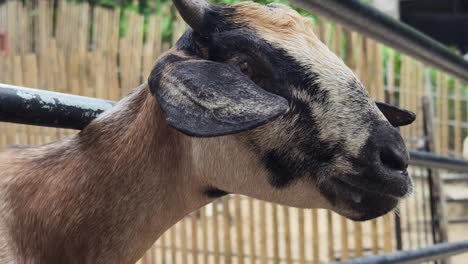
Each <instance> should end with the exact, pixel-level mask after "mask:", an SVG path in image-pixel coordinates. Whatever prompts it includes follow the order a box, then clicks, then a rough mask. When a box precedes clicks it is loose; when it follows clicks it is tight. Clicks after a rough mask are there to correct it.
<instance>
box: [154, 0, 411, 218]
mask: <svg viewBox="0 0 468 264" xmlns="http://www.w3.org/2000/svg"><path fill="white" fill-rule="evenodd" d="M174 4H175V5H176V7H177V9H178V10H179V12H180V13H181V15H182V17H183V18H184V19H185V20H186V22H187V23H188V24H189V25H190V26H191V29H189V30H187V31H186V32H185V34H184V35H183V36H182V37H181V39H180V40H179V41H178V43H177V44H176V47H175V49H174V50H171V51H170V52H168V53H167V54H165V55H164V56H163V57H162V58H160V59H159V61H158V62H157V64H156V66H155V67H154V69H153V71H152V73H151V76H150V78H149V81H148V83H149V86H150V89H151V91H152V93H153V94H154V95H155V96H156V98H157V100H158V102H159V105H160V106H161V108H162V110H163V112H164V114H165V117H166V120H167V122H168V123H169V124H170V125H171V126H173V127H175V128H176V129H178V130H179V131H181V132H183V133H185V134H187V135H190V136H198V137H213V136H223V135H228V134H238V135H239V136H238V137H237V138H238V139H239V143H241V144H245V145H246V146H247V148H248V149H249V150H250V151H252V152H254V153H255V156H256V157H259V162H260V163H261V164H262V166H263V168H264V170H265V171H266V175H267V177H268V182H269V184H270V186H271V188H273V189H281V190H288V188H291V186H294V185H297V184H298V183H300V182H302V183H303V182H308V183H310V184H311V185H313V186H314V188H315V190H316V191H318V192H319V193H320V196H321V197H324V198H325V199H326V201H327V202H328V204H329V208H331V209H333V210H334V211H336V212H338V213H340V214H342V215H345V216H347V217H349V218H352V219H355V220H366V219H369V218H374V217H377V216H379V215H382V214H384V213H386V212H388V211H390V210H391V209H393V208H394V207H395V206H396V205H397V203H398V200H399V199H400V198H402V197H404V196H405V195H407V194H408V193H409V192H410V190H411V188H412V187H411V186H412V183H411V180H410V178H409V176H408V173H407V170H406V168H407V165H408V154H407V151H406V148H405V145H404V142H403V140H402V138H401V136H400V134H399V132H398V130H397V129H396V128H395V127H398V126H402V125H407V124H410V123H411V122H413V121H414V119H415V115H414V114H413V113H411V112H408V111H405V110H401V109H398V108H396V107H394V106H390V105H387V104H384V103H379V102H377V103H376V102H374V101H373V100H372V99H371V98H370V97H369V95H368V94H367V92H366V90H365V88H364V87H363V85H362V84H361V82H360V81H359V80H358V79H357V78H356V77H355V75H354V74H353V73H352V71H351V70H350V69H349V68H348V67H346V65H345V64H344V63H343V62H342V60H341V59H339V58H338V57H337V56H336V55H334V54H333V53H332V52H331V51H330V50H329V49H328V48H327V47H326V46H325V45H324V44H323V43H321V42H320V40H319V39H318V38H317V37H316V36H315V35H314V33H313V31H312V29H311V26H310V25H309V20H307V19H305V18H303V17H302V16H300V15H299V14H298V13H297V12H296V11H294V10H292V9H290V8H289V7H286V6H283V5H279V4H270V5H266V6H264V5H260V4H256V3H253V2H243V3H240V4H237V5H231V6H220V5H213V4H208V3H207V2H205V1H202V0H195V1H188V0H187V1H186V0H174ZM292 189H293V188H291V190H292ZM291 195H293V194H291ZM279 202H281V201H279ZM300 206H304V205H300ZM305 206H307V205H305Z"/></svg>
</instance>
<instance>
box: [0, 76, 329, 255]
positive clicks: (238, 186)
mask: <svg viewBox="0 0 468 264" xmlns="http://www.w3.org/2000/svg"><path fill="white" fill-rule="evenodd" d="M238 137H242V135H240V136H229V137H221V138H206V139H196V138H189V137H186V136H183V135H182V134H180V133H178V132H177V131H175V130H174V129H172V128H169V127H168V126H167V125H166V124H165V121H164V118H163V116H162V114H161V112H160V110H159V109H158V106H157V104H156V101H155V100H154V98H153V97H152V96H151V95H150V94H149V91H148V89H147V86H146V85H143V86H141V87H140V88H138V89H136V90H135V91H134V92H133V93H132V94H131V95H130V96H129V97H128V98H126V99H124V100H123V101H122V102H120V103H119V105H118V106H117V107H116V108H115V109H114V110H112V111H110V112H108V113H105V114H103V115H102V116H101V117H99V118H98V119H96V120H95V121H93V122H92V123H91V124H90V125H89V126H88V127H87V128H86V129H84V130H83V131H82V132H81V133H80V134H78V135H76V136H72V137H70V138H67V139H65V140H62V141H59V142H56V143H52V144H48V145H44V146H39V147H31V148H26V149H12V150H9V151H7V152H4V153H2V154H0V198H2V199H1V200H0V201H1V202H0V216H1V217H0V235H2V236H0V263H134V262H135V261H136V260H137V259H138V258H139V257H140V256H141V255H142V254H143V253H144V252H145V250H146V249H147V248H149V247H150V245H151V244H152V243H153V242H154V241H155V240H156V239H157V238H158V237H159V236H160V235H161V234H162V233H163V232H164V231H165V230H166V229H168V228H169V227H170V226H172V225H173V224H175V223H176V222H177V221H178V220H179V219H181V218H182V217H183V216H184V215H186V214H188V213H190V212H192V211H195V210H196V209H198V208H199V207H201V206H203V205H204V204H206V203H208V202H210V201H211V199H210V198H208V197H206V196H204V194H203V191H204V190H205V188H206V187H207V186H215V187H217V188H221V189H223V190H226V191H229V192H236V193H243V194H247V195H252V196H254V197H257V198H260V199H268V200H270V201H281V202H283V203H287V204H292V205H297V206H303V207H305V206H307V207H310V205H311V203H312V204H314V205H315V206H317V207H323V206H326V202H324V201H323V199H322V198H321V196H320V195H319V194H318V192H314V191H313V192H311V190H313V188H314V187H313V186H310V184H307V183H298V184H296V185H294V186H292V187H291V188H290V189H289V190H288V191H286V190H273V189H272V187H271V186H270V185H269V183H268V181H267V176H266V172H265V170H264V169H263V167H262V166H261V165H260V164H259V162H258V160H257V159H256V158H255V157H254V156H253V153H251V152H249V151H248V150H247V148H244V147H243V146H242V144H239V138H238ZM253 175H255V176H256V177H252V176H253ZM311 188H312V189H311ZM291 190H294V191H295V194H296V195H295V196H294V197H289V198H287V199H285V192H289V191H291ZM311 201H312V202H311ZM2 228H3V229H2Z"/></svg>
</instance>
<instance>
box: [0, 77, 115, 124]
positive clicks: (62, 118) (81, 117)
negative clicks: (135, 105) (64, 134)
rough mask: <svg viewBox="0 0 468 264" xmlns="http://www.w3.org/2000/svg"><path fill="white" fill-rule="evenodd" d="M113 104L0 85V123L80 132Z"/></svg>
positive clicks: (81, 97)
mask: <svg viewBox="0 0 468 264" xmlns="http://www.w3.org/2000/svg"><path fill="white" fill-rule="evenodd" d="M113 105H114V103H113V102H110V101H106V100H101V99H96V98H90V97H83V96H77V95H70V94H63V93H56V92H51V91H45V90H36V89H29V88H24V87H19V86H13V85H7V84H1V83H0V122H11V123H20V124H27V125H38V126H48V127H57V128H69V129H83V128H84V127H85V126H86V125H87V124H88V123H89V122H91V121H92V120H93V119H94V118H96V116H98V115H99V114H100V113H102V112H104V111H105V110H107V109H110V108H111V107H112V106H113Z"/></svg>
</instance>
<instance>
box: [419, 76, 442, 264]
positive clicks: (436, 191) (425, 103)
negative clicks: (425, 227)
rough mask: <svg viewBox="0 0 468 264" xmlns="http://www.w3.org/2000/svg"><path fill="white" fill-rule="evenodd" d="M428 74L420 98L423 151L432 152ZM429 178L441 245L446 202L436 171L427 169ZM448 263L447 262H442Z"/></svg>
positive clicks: (436, 235) (436, 240)
mask: <svg viewBox="0 0 468 264" xmlns="http://www.w3.org/2000/svg"><path fill="white" fill-rule="evenodd" d="M429 78H430V77H429V75H428V72H427V74H426V95H425V96H423V98H422V107H423V124H424V135H425V137H426V142H425V150H426V151H432V150H433V149H434V134H433V131H434V129H433V128H434V124H433V121H432V117H433V111H434V110H433V108H432V105H433V104H432V103H431V98H432V96H431V93H432V87H431V86H432V85H431V83H430V79H429ZM428 177H429V192H430V199H431V218H432V234H433V242H434V243H442V242H447V241H448V233H447V218H446V201H445V195H444V192H443V181H442V179H441V177H440V175H439V173H438V172H437V171H436V170H432V169H428ZM444 263H448V261H447V260H446V261H444Z"/></svg>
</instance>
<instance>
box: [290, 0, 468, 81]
mask: <svg viewBox="0 0 468 264" xmlns="http://www.w3.org/2000/svg"><path fill="white" fill-rule="evenodd" d="M291 1H292V2H293V3H296V4H297V5H298V6H300V7H301V8H304V9H305V10H308V11H311V12H317V13H320V14H322V15H325V16H328V17H330V18H331V19H333V20H336V21H337V22H340V23H342V24H343V25H345V26H347V27H349V28H351V29H354V30H356V31H359V32H361V33H363V34H364V35H367V36H369V37H371V38H374V39H376V40H379V41H381V42H383V43H385V44H387V45H389V46H391V47H393V48H395V49H398V50H400V51H402V52H404V53H406V54H408V55H411V56H413V57H414V58H416V59H419V60H422V61H424V62H426V63H429V64H432V65H434V66H436V67H438V68H440V69H442V70H444V71H446V72H448V73H450V74H453V75H454V76H456V77H458V78H461V79H463V80H465V81H468V61H466V60H464V59H463V58H462V57H461V56H458V55H456V54H455V53H453V52H451V51H450V50H449V49H448V48H447V47H445V46H444V45H443V44H441V43H439V42H437V41H435V40H434V39H432V38H430V37H428V36H427V35H425V34H423V33H421V32H420V31H418V30H416V29H414V28H413V27H411V26H408V25H407V24H404V23H401V22H399V21H397V20H395V19H393V18H391V17H389V16H387V15H385V14H384V13H382V12H380V11H379V10H377V9H375V8H373V7H371V6H369V5H366V4H363V3H361V2H360V1H358V0H291Z"/></svg>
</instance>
